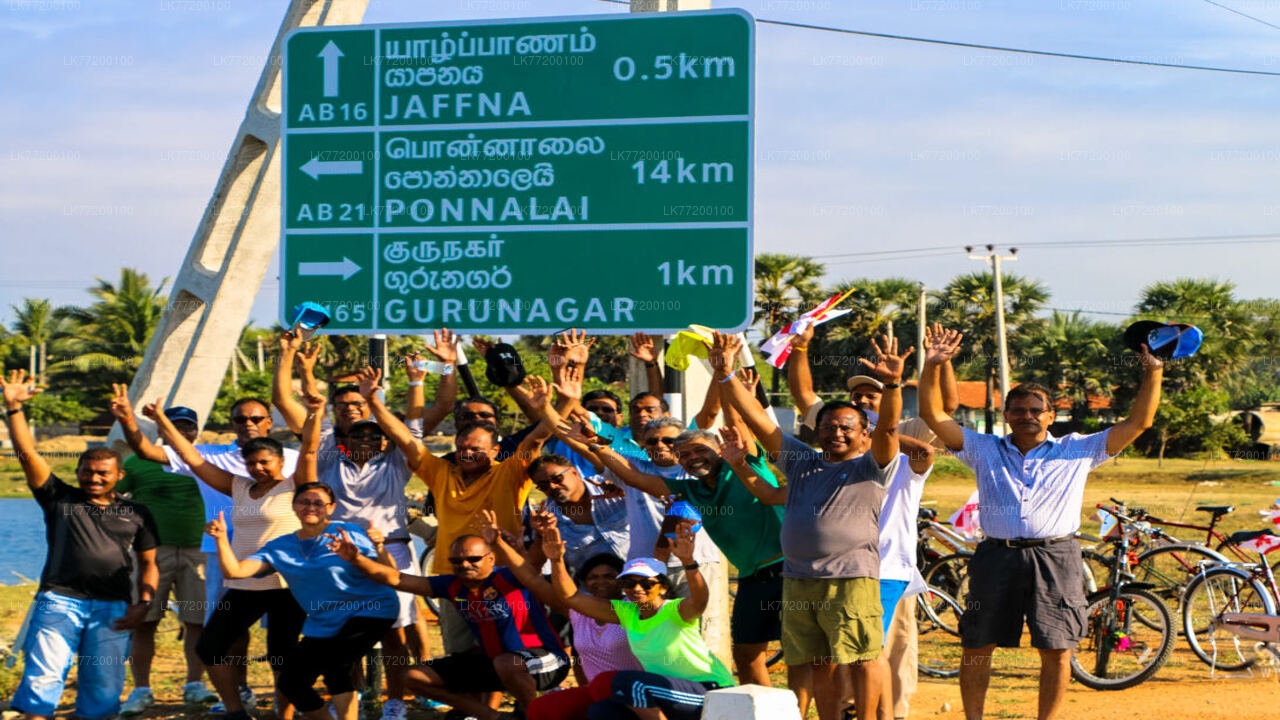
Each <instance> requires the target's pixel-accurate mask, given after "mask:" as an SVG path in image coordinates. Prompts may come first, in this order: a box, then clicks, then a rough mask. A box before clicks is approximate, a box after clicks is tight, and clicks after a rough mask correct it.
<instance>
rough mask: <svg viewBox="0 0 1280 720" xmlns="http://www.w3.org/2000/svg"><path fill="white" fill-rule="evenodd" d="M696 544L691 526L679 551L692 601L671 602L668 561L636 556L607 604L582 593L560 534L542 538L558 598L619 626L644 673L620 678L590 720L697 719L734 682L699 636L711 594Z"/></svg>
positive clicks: (681, 533)
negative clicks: (618, 593) (618, 594)
mask: <svg viewBox="0 0 1280 720" xmlns="http://www.w3.org/2000/svg"><path fill="white" fill-rule="evenodd" d="M693 538H694V534H693V532H692V531H691V530H690V529H689V528H688V527H683V528H681V529H680V531H679V532H678V533H677V537H676V542H675V550H674V552H675V556H676V557H678V558H680V560H681V561H682V562H683V563H684V566H685V574H686V577H687V578H688V580H689V597H688V598H685V599H678V600H668V599H667V595H668V594H670V592H671V583H670V581H669V580H667V575H666V569H667V568H666V563H663V562H660V561H658V560H655V559H653V558H636V559H634V560H632V561H630V562H628V563H627V564H626V565H625V566H623V568H622V572H621V573H620V574H619V575H618V585H619V587H621V588H622V595H623V598H624V599H622V600H606V599H604V598H600V597H596V596H594V595H587V594H583V593H579V592H578V588H577V586H576V585H575V584H574V582H573V578H571V577H570V576H569V570H568V568H566V567H565V564H564V544H563V543H561V542H559V531H558V530H556V529H555V528H552V529H550V530H548V531H546V532H545V533H544V542H543V548H544V549H545V550H546V551H547V556H548V558H547V559H549V560H550V561H551V584H552V587H554V588H555V594H556V598H557V599H558V600H559V601H560V602H561V603H563V604H564V605H566V606H568V607H569V608H571V609H573V610H576V611H578V612H579V613H582V614H583V615H585V616H587V617H588V618H592V619H595V620H599V621H601V622H606V623H616V624H618V625H621V626H622V629H623V630H624V631H626V634H627V642H628V644H629V645H630V646H631V652H632V654H633V655H635V657H636V659H637V660H639V661H640V666H641V667H643V668H644V671H643V672H641V671H636V670H623V671H620V672H618V673H617V674H616V675H614V676H613V683H612V688H611V690H612V692H611V694H610V695H609V697H607V698H605V699H604V700H601V701H600V702H597V703H595V704H594V705H592V706H591V709H590V710H588V711H587V717H588V718H590V720H614V719H617V720H624V719H625V720H632V718H634V717H635V713H633V712H631V711H632V709H641V708H658V709H660V710H661V711H662V714H663V715H664V716H665V717H667V718H668V720H686V719H688V720H697V718H698V717H699V716H700V715H701V714H702V700H703V696H704V695H705V694H706V693H707V691H709V690H714V689H716V688H722V687H729V686H731V685H733V684H734V681H733V674H732V673H730V672H729V669H728V668H726V667H725V666H724V663H722V662H720V660H719V658H717V657H716V656H715V655H712V654H711V651H710V650H709V649H708V648H707V645H706V643H704V642H703V640H702V634H701V633H700V632H699V631H698V618H699V617H700V616H701V615H702V613H703V611H704V610H706V608H707V600H708V590H707V583H706V581H705V580H703V578H702V575H700V574H699V573H698V565H697V563H695V562H694V561H693Z"/></svg>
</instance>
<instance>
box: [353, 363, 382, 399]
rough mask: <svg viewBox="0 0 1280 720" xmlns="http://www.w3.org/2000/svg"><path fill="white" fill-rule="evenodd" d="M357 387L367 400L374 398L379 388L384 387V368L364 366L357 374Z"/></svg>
mask: <svg viewBox="0 0 1280 720" xmlns="http://www.w3.org/2000/svg"><path fill="white" fill-rule="evenodd" d="M356 385H357V386H358V387H359V388H360V394H361V395H363V396H364V397H365V399H368V398H371V397H373V394H374V393H376V392H377V391H378V388H380V387H382V368H376V367H372V366H369V365H366V366H364V367H363V368H361V369H360V372H358V373H356Z"/></svg>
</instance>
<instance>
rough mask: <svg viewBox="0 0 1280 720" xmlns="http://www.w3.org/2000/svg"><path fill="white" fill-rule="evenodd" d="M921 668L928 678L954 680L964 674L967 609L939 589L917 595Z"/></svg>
mask: <svg viewBox="0 0 1280 720" xmlns="http://www.w3.org/2000/svg"><path fill="white" fill-rule="evenodd" d="M915 612H916V626H917V631H916V632H917V643H918V653H917V657H918V659H917V665H918V667H919V670H920V672H921V673H923V674H924V675H927V676H929V677H935V678H953V677H956V676H958V675H959V674H960V663H961V662H962V661H963V655H964V651H963V649H962V648H961V646H960V616H961V615H962V614H963V613H964V608H962V607H961V606H960V603H959V602H957V601H956V599H955V598H953V597H951V595H949V594H948V593H946V592H945V591H943V590H940V589H938V588H935V587H926V588H925V591H924V592H922V593H920V594H919V595H917V596H916V608H915Z"/></svg>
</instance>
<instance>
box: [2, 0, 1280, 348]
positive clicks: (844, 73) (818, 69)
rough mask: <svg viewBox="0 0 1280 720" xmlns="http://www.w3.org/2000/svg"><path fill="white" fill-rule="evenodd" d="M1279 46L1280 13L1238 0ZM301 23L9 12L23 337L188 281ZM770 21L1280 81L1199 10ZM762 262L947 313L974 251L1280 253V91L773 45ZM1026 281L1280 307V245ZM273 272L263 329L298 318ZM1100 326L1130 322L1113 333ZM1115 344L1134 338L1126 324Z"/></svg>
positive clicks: (467, 11) (492, 7)
mask: <svg viewBox="0 0 1280 720" xmlns="http://www.w3.org/2000/svg"><path fill="white" fill-rule="evenodd" d="M1225 4H1227V5H1231V6H1232V7H1235V8H1237V9H1239V10H1241V11H1243V12H1247V13H1250V14H1253V15H1257V16H1259V17H1262V18H1264V19H1266V20H1268V21H1271V22H1275V23H1277V24H1280V2H1274V1H1272V0H1265V1H1264V0H1235V1H1234V2H1232V1H1231V0H1227V2H1226V3H1225ZM286 6H287V3H286V2H284V1H283V0H146V1H143V2H138V1H136V0H122V1H109V0H94V1H93V2H90V1H89V0H2V1H0V88H2V90H0V107H3V110H2V111H0V238H2V239H3V240H2V242H0V244H2V245H3V250H4V254H3V258H4V260H3V262H2V263H0V265H2V266H0V319H2V320H3V322H4V323H5V324H8V323H9V322H11V321H12V313H11V312H10V310H9V306H10V305H12V304H15V303H18V302H20V301H21V299H22V298H23V297H49V298H52V299H53V300H54V302H56V303H59V304H64V303H84V302H87V301H88V299H89V298H88V295H87V294H86V293H85V291H84V288H86V287H88V286H89V285H91V284H92V283H93V278H94V277H95V276H101V277H103V278H109V279H113V278H115V277H116V276H117V274H118V268H120V267H121V266H133V267H138V268H140V269H142V270H143V271H145V272H147V273H148V274H150V275H151V277H152V278H153V279H155V280H158V279H159V278H161V277H173V276H175V275H176V273H177V270H178V266H179V264H180V262H181V261H182V258H183V257H184V255H185V253H186V250H187V246H188V244H189V243H190V241H191V237H192V234H193V233H194V231H195V228H196V225H197V223H198V221H199V219H200V216H201V214H202V212H203V210H204V207H205V205H206V203H207V202H208V200H209V195H210V193H211V191H212V189H213V186H214V183H215V182H216V180H217V177H218V173H219V170H220V169H221V166H222V163H223V160H224V159H225V155H226V152H227V150H228V148H229V146H230V143H231V141H232V139H233V136H234V133H235V130H236V128H237V127H238V125H239V122H240V120H241V118H242V116H243V114H244V107H245V103H246V102H247V100H248V98H249V95H250V93H251V92H252V90H253V87H254V84H255V82H256V80H257V77H258V74H259V72H260V71H261V67H262V64H263V61H264V60H265V54H266V52H267V51H268V49H269V47H270V44H271V41H272V39H273V38H274V36H275V32H276V29H277V28H278V26H279V22H280V18H281V16H282V14H283V11H284V9H285V7H286ZM713 6H714V7H730V6H734V7H744V8H745V9H747V10H748V11H750V12H751V13H752V14H753V15H755V16H756V17H757V18H760V19H766V18H767V19H779V20H790V21H798V22H807V23H816V24H824V25H834V26H840V27H849V28H857V29H864V30H872V31H877V32H885V33H899V34H905V35H916V36H925V37H935V38H945V39H950V40H960V41H966V42H976V43H988V44H995V45H1008V46H1016V47H1027V48H1036V49H1044V50H1054V51H1062V52H1073V53H1084V54H1097V55H1107V56H1115V57H1124V58H1132V59H1141V60H1154V61H1159V62H1172V63H1183V64H1205V65H1220V66H1228V67H1241V68H1253V69H1261V70H1266V71H1274V72H1280V30H1276V29H1273V28H1270V27H1267V26H1264V25H1262V24H1259V23H1256V22H1253V21H1251V20H1248V19H1246V18H1243V17H1240V16H1238V15H1235V14H1232V13H1230V12H1227V11H1226V10H1223V9H1221V8H1219V7H1215V6H1213V5H1211V4H1209V3H1207V2H1204V1H1203V0H1160V1H1158V2H1157V1H1146V0H1132V1H1130V0H1049V1H1047V2H1036V3H1026V2H994V1H992V0H896V1H894V2H853V1H851V0H759V1H755V2H748V1H744V2H739V3H733V4H730V3H728V2H719V1H718V0H713ZM625 10H626V8H625V6H620V5H614V4H610V3H606V2H600V1H599V0H452V1H450V2H432V1H428V0H415V1H410V0H371V2H370V4H369V11H368V13H367V14H366V22H413V21H439V20H451V19H469V18H502V17H521V16H537V15H566V14H600V13H617V12H625ZM757 49H758V55H757V101H756V117H757V129H756V146H757V147H756V153H757V158H756V196H755V203H756V206H755V207H756V213H755V214H756V235H755V237H756V250H757V252H793V253H804V254H810V255H815V256H822V255H832V254H838V253H851V252H862V251H873V250H883V249H894V248H917V247H934V246H946V245H951V246H955V247H956V250H955V253H954V255H946V256H940V257H928V258H923V259H904V258H892V259H887V260H878V261H876V262H865V261H862V262H856V261H850V260H849V259H847V258H846V259H833V260H831V264H830V265H829V278H828V279H829V280H831V281H833V282H834V281H836V280H840V279H844V278H853V277H887V276H906V277H911V278H915V279H919V280H922V281H924V282H925V283H926V284H927V285H929V286H930V287H932V288H938V287H941V286H942V285H944V284H945V283H946V282H947V280H949V279H950V278H951V277H953V276H954V275H956V274H959V273H962V272H969V271H973V270H979V269H981V268H982V265H981V264H980V263H978V262H976V261H972V260H968V259H966V257H965V254H964V253H963V251H962V250H961V249H960V248H961V246H964V245H983V244H986V243H988V242H994V243H997V244H999V245H1001V246H1009V245H1015V246H1016V245H1019V244H1024V243H1035V242H1052V241H1064V240H1105V239H1119V238H1148V237H1186V236H1219V235H1237V234H1256V233H1267V232H1276V231H1280V197H1278V196H1277V188H1278V187H1280V183H1277V179H1278V178H1277V175H1278V173H1277V167H1278V166H1280V162H1278V161H1280V137H1278V136H1277V134H1276V132H1275V129H1274V127H1275V122H1276V117H1277V116H1278V114H1280V113H1278V111H1280V91H1278V90H1277V88H1278V87H1280V78H1274V77H1263V76H1248V75H1228V74H1223V73H1209V72H1198V71H1188V70H1172V69H1162V68H1147V67H1134V66H1122V65H1115V64H1105V63H1097V62H1083V61H1076V60H1065V59H1054V58H1046V57H1033V56H1027V55H1012V54H1005V53H995V52H989V51H980V50H970V49H963V48H955V47H940V46H933V45H922V44H918V43H909V42H902V41H893V40H883V39H873V38H867V37H860V36H852V35H843V34H836V33H830V32H819V31H814V30H804V29H793V28H784V27H778V26H773V25H765V24H762V25H759V26H758V30H757ZM1019 256H1020V260H1019V261H1018V262H1017V263H1016V264H1014V265H1011V266H1009V270H1010V271H1013V272H1017V273H1019V274H1023V275H1027V276H1030V277H1033V278H1036V279H1039V280H1041V281H1043V282H1044V283H1045V284H1046V285H1047V286H1048V287H1049V289H1050V290H1051V292H1052V299H1051V303H1050V304H1051V306H1053V307H1058V308H1084V309H1087V310H1091V311H1098V312H1112V313H1116V312H1119V313H1123V312H1127V311H1129V310H1130V309H1131V308H1132V306H1133V304H1134V302H1135V300H1136V298H1137V297H1138V294H1139V293H1140V291H1141V288H1142V287H1143V286H1144V285H1146V284H1149V283H1151V282H1154V281H1157V280H1161V279H1171V278H1174V277H1179V276H1195V277H1214V278H1220V279H1225V280H1230V281H1232V282H1234V283H1236V285H1237V286H1238V294H1239V295H1240V296H1241V297H1274V296H1278V295H1280V293H1277V292H1276V290H1275V289H1274V283H1273V280H1272V279H1273V277H1274V275H1275V272H1276V270H1275V269H1276V268H1277V266H1280V263H1278V262H1277V261H1280V244H1274V243H1261V244H1232V245H1222V246H1213V245H1198V246H1192V247H1156V248H1145V249H1144V248H1096V249H1087V250H1085V249H1080V248H1074V249H1070V250H1067V249H1053V248H1044V247H1035V246H1031V245H1026V246H1024V249H1023V250H1022V251H1021V252H1020V253H1019ZM275 274H276V268H275V265H274V263H273V265H272V268H271V269H270V270H269V271H268V277H267V280H266V281H265V282H264V284H263V288H262V289H261V290H260V291H259V293H258V300H257V303H256V305H255V308H254V312H253V317H254V319H255V320H256V321H258V322H259V323H262V324H267V323H270V322H271V320H272V318H273V317H274V316H275V314H276V313H275V304H276V298H277V291H278V290H277V284H276V281H275ZM1095 317H1098V318H1100V319H1102V318H1105V317H1106V316H1101V315H1099V316H1095ZM1110 319H1111V320H1116V319H1118V318H1115V317H1112V318H1110Z"/></svg>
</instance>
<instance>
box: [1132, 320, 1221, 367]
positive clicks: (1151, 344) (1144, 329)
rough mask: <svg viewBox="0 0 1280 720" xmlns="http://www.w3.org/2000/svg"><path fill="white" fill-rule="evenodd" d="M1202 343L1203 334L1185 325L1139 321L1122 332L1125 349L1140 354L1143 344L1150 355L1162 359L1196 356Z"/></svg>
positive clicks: (1192, 326) (1197, 329) (1194, 327)
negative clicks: (1149, 351) (1149, 350)
mask: <svg viewBox="0 0 1280 720" xmlns="http://www.w3.org/2000/svg"><path fill="white" fill-rule="evenodd" d="M1203 341H1204V332H1203V331H1201V330H1200V328H1198V327H1196V326H1195V325H1188V324H1187V323H1175V322H1170V323H1162V322H1156V321H1154V320H1140V321H1138V322H1136V323H1134V324H1132V325H1130V326H1129V327H1128V328H1126V329H1125V331H1124V344H1125V346H1126V347H1128V348H1129V349H1131V350H1133V351H1134V352H1141V351H1142V345H1144V344H1145V345H1146V346H1147V347H1148V348H1150V349H1151V354H1152V355H1154V356H1156V357H1158V358H1164V359H1170V358H1189V357H1191V356H1193V355H1195V354H1196V351H1197V350H1199V349H1200V343H1201V342H1203Z"/></svg>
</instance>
